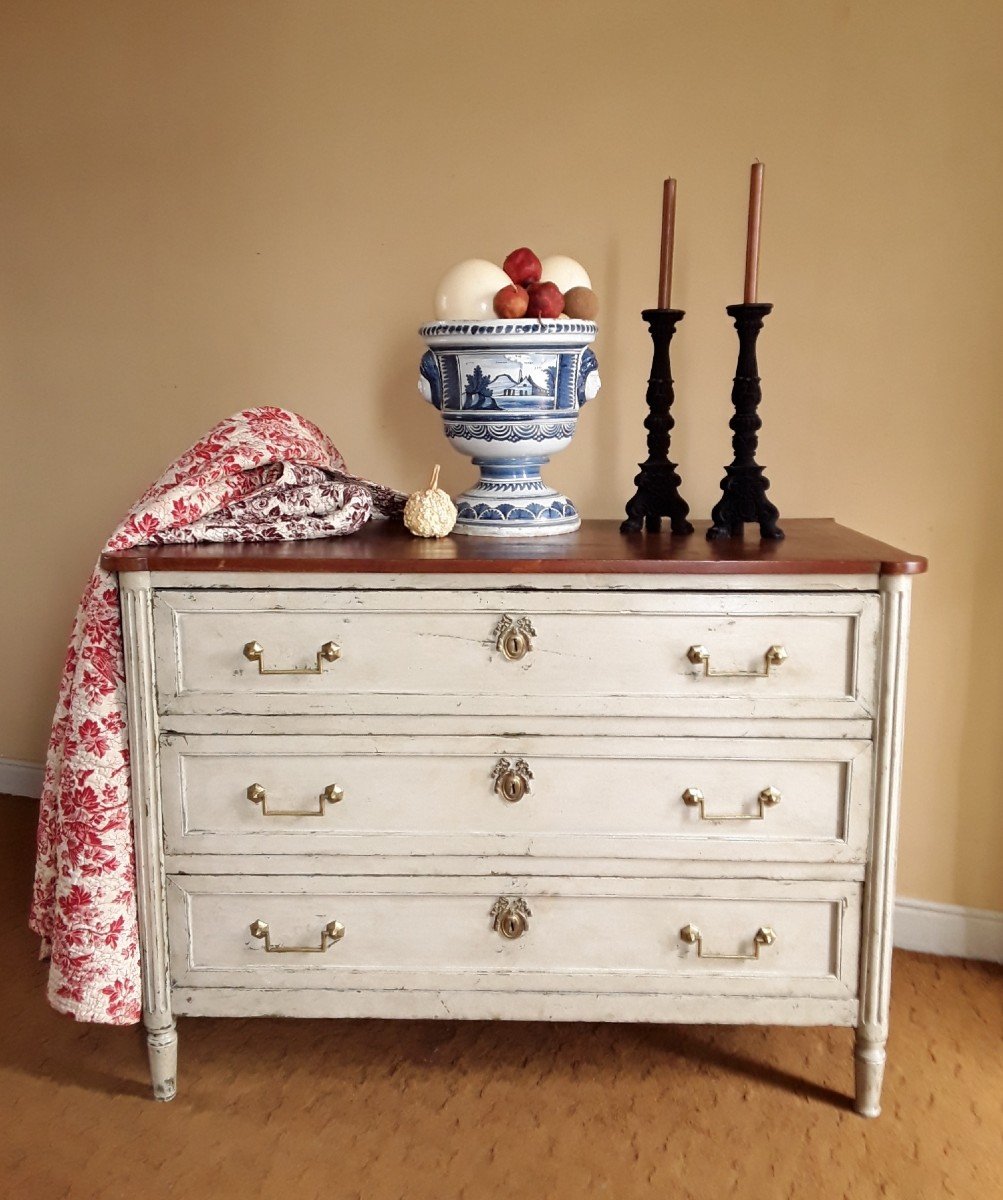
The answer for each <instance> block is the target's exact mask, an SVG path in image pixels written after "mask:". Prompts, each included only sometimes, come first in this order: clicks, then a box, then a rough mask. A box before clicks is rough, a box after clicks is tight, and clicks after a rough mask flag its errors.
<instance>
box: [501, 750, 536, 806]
mask: <svg viewBox="0 0 1003 1200" xmlns="http://www.w3.org/2000/svg"><path fill="white" fill-rule="evenodd" d="M491 777H492V779H494V781H495V791H496V792H497V793H498V795H499V796H501V798H502V799H503V800H507V801H508V802H509V803H510V804H515V802H516V801H517V800H521V799H522V798H523V796H525V795H526V793H527V792H528V791H529V790H530V788H529V781H530V780H531V779H532V778H533V772H532V771H531V770H530V769H529V763H528V762H526V760H525V759H524V758H517V759H516V760H515V763H510V762H509V760H508V759H507V758H500V759H499V760H498V761H497V762H496V763H495V765H494V770H493V771H492V772H491Z"/></svg>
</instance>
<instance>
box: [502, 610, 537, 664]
mask: <svg viewBox="0 0 1003 1200" xmlns="http://www.w3.org/2000/svg"><path fill="white" fill-rule="evenodd" d="M494 637H495V649H496V650H497V651H498V652H499V653H500V654H501V655H502V657H503V658H506V659H508V661H509V662H518V661H519V660H520V659H521V658H525V657H526V655H527V654H528V653H529V652H530V650H532V649H533V638H535V637H536V630H535V629H534V628H533V622H532V621H531V620H530V619H529V617H516V618H512V617H510V616H509V615H508V613H504V614H502V616H501V617H499V618H498V624H497V625H496V626H495V632H494Z"/></svg>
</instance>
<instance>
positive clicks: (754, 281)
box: [745, 159, 763, 304]
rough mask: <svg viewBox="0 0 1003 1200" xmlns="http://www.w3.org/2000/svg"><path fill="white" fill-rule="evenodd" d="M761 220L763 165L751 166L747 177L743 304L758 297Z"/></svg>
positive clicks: (759, 163) (758, 163)
mask: <svg viewBox="0 0 1003 1200" xmlns="http://www.w3.org/2000/svg"><path fill="white" fill-rule="evenodd" d="M762 219H763V164H762V163H761V162H759V161H758V159H757V161H756V162H754V163H753V164H752V173H751V174H750V176H749V231H748V237H747V239H746V243H745V303H746V304H755V303H756V298H757V296H758V295H759V230H760V226H761V224H762Z"/></svg>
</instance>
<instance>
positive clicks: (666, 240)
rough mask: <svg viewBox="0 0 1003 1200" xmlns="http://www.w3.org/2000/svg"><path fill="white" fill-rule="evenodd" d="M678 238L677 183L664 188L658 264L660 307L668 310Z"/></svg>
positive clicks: (667, 184) (673, 181) (668, 184)
mask: <svg viewBox="0 0 1003 1200" xmlns="http://www.w3.org/2000/svg"><path fill="white" fill-rule="evenodd" d="M675 238H676V181H675V180H674V179H666V181H665V183H664V185H663V186H662V253H661V258H660V260H659V264H658V307H659V308H668V307H669V305H670V301H671V299H672V250H673V245H674V243H675Z"/></svg>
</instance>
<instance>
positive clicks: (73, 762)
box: [30, 408, 404, 1025]
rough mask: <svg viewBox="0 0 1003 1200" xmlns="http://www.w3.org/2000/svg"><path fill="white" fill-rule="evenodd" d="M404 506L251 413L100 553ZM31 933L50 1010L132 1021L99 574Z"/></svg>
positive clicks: (71, 658)
mask: <svg viewBox="0 0 1003 1200" xmlns="http://www.w3.org/2000/svg"><path fill="white" fill-rule="evenodd" d="M403 504H404V497H403V496H402V495H400V494H399V493H397V492H394V491H392V490H390V489H389V488H384V487H380V486H378V485H376V484H372V483H369V482H367V481H366V480H362V479H356V478H354V477H353V476H351V475H349V474H348V471H347V468H346V466H345V461H344V459H343V458H342V457H341V455H340V454H339V453H338V451H337V450H336V449H335V447H334V445H333V443H332V442H331V440H330V439H329V438H328V437H327V436H326V435H325V434H324V433H322V432H321V430H320V429H318V428H317V426H315V425H313V424H312V423H311V422H310V421H307V420H305V419H304V418H303V417H300V416H297V415H296V414H295V413H291V412H286V411H284V410H283V409H280V408H253V409H247V410H245V411H244V412H240V413H237V414H235V415H234V416H232V417H230V418H229V419H228V420H225V421H221V422H220V423H219V424H218V425H216V426H215V428H213V429H212V430H210V431H209V433H208V434H206V436H205V437H204V438H202V439H201V440H200V441H199V442H197V443H196V444H195V445H194V446H192V448H191V449H190V450H188V451H187V452H186V453H185V454H183V455H182V456H181V458H179V459H178V461H177V462H175V463H174V464H173V465H172V466H171V467H169V468H168V469H167V470H166V471H165V472H164V474H163V475H162V476H161V477H160V478H159V479H158V480H157V482H156V483H155V484H153V486H152V487H151V488H150V489H149V490H148V491H147V492H146V493H145V495H143V496H142V498H141V499H140V500H139V501H138V502H137V504H136V505H135V506H134V507H133V508H132V509H131V510H130V512H129V513H128V514H127V516H126V517H125V519H124V520H123V521H122V523H121V524H120V525H119V526H118V528H117V529H116V530H115V532H114V533H113V534H112V536H111V538H110V539H109V540H108V543H107V545H106V547H105V549H106V550H121V549H124V548H127V547H130V546H138V545H167V544H172V543H183V542H240V541H282V540H286V539H289V540H293V539H300V538H321V537H331V536H336V535H340V534H348V533H353V532H355V531H356V530H357V529H360V528H361V527H362V526H363V525H364V524H365V522H366V521H367V520H369V518H370V517H371V516H390V515H396V514H399V513H400V511H401V510H402V508H403ZM30 924H31V928H32V929H33V930H34V931H35V932H36V933H37V934H38V935H39V936H40V937H41V938H42V943H43V946H42V949H43V954H48V955H49V957H50V959H51V966H50V971H49V989H48V991H49V1000H50V1002H51V1003H52V1005H53V1006H54V1007H55V1008H57V1009H58V1010H59V1011H61V1012H65V1013H70V1014H72V1015H73V1016H74V1017H76V1018H77V1019H78V1020H82V1021H98V1022H104V1023H107V1024H113V1025H126V1024H132V1023H134V1022H136V1021H138V1020H139V1019H140V1015H141V999H142V998H141V989H140V973H139V939H138V930H137V917H136V892H135V869H134V847H133V835H132V821H131V815H130V781H129V746H128V734H127V729H126V694H125V676H124V663H123V654H122V629H121V621H120V615H119V597H118V584H117V577H116V576H115V575H112V574H110V573H109V572H107V571H105V570H103V569H102V568H101V566H100V565H98V566H97V567H96V568H95V570H94V572H93V574H92V575H91V579H90V582H89V583H88V585H87V587H86V589H85V591H84V594H83V597H82V598H81V601H80V606H79V608H78V610H77V615H76V618H75V620H74V623H73V630H72V633H71V635H70V644H69V648H68V650H67V653H66V661H65V664H64V667H63V676H62V682H61V685H60V689H59V698H58V701H57V704H56V711H55V715H54V717H53V723H52V734H51V738H50V741H49V749H48V755H47V760H46V765H45V778H44V783H43V789H42V802H41V811H40V816H39V825H38V855H37V861H36V867H35V885H34V894H33V897H32V905H31V914H30Z"/></svg>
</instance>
